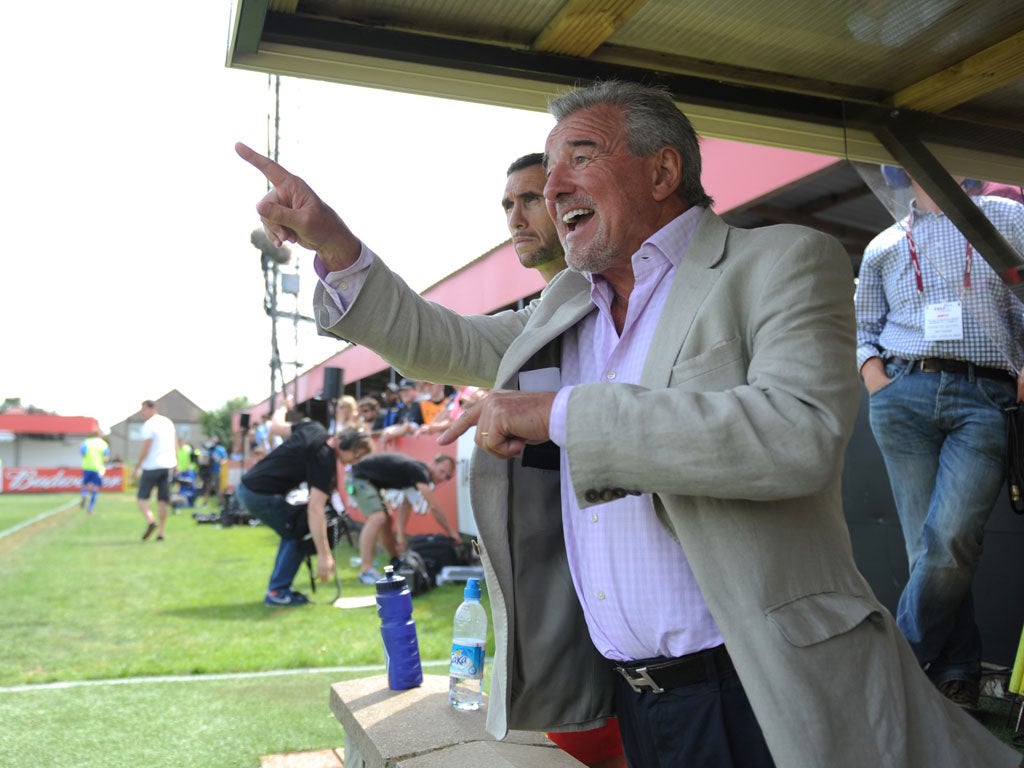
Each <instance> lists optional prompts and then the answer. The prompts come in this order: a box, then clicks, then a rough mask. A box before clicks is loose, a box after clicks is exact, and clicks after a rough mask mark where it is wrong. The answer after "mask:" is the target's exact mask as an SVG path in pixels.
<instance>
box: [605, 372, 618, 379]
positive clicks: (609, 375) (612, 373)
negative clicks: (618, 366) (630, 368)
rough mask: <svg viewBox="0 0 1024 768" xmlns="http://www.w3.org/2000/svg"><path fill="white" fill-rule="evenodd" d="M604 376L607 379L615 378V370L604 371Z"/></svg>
mask: <svg viewBox="0 0 1024 768" xmlns="http://www.w3.org/2000/svg"><path fill="white" fill-rule="evenodd" d="M604 377H605V378H606V379H608V381H611V380H613V379H614V378H615V371H608V373H606V374H605V375H604Z"/></svg>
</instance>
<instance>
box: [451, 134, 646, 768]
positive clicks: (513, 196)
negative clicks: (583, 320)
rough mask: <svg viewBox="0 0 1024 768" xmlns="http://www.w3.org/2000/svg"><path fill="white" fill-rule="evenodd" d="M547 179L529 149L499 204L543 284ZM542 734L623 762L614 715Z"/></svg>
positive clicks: (549, 225) (605, 764) (596, 762)
mask: <svg viewBox="0 0 1024 768" xmlns="http://www.w3.org/2000/svg"><path fill="white" fill-rule="evenodd" d="M546 182H547V174H546V173H545V172H544V154H543V153H542V152H534V153H532V154H529V155H523V156H522V157H520V158H518V159H516V160H514V161H513V162H512V164H511V165H510V166H509V167H508V171H507V172H506V177H505V194H504V195H503V196H502V198H501V207H502V208H503V209H504V211H505V221H506V223H507V224H508V231H509V234H510V235H511V237H512V246H513V247H514V248H515V250H516V255H517V256H518V257H519V263H520V264H522V265H523V266H524V267H526V268H527V269H536V270H537V271H538V272H539V273H540V275H541V277H543V278H544V280H545V282H549V283H550V282H551V280H552V278H554V276H555V275H557V274H558V273H559V272H561V271H562V270H563V269H565V267H566V264H565V251H564V250H563V249H562V243H561V241H559V239H558V230H557V229H555V223H554V222H553V221H552V220H551V216H550V214H548V209H547V205H546V204H545V201H544V184H545V183H546ZM483 394H486V392H484V393H483ZM481 396H482V395H481ZM466 397H467V400H470V401H471V400H472V398H473V397H474V393H467V395H466ZM460 412H461V409H460ZM547 736H548V738H549V739H551V740H552V741H553V742H555V744H557V745H558V746H559V748H561V749H563V750H565V751H566V752H568V753H569V754H570V755H572V756H573V757H575V758H576V759H577V760H579V761H580V762H582V763H586V764H587V765H588V766H591V768H625V766H626V758H625V756H624V755H623V748H622V737H621V736H620V734H619V724H618V721H617V720H616V719H615V718H609V719H608V721H607V722H606V723H605V725H603V726H600V727H599V728H591V729H588V730H584V731H549V732H548V734H547Z"/></svg>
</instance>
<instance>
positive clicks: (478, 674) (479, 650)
mask: <svg viewBox="0 0 1024 768" xmlns="http://www.w3.org/2000/svg"><path fill="white" fill-rule="evenodd" d="M451 674H452V675H454V676H455V677H464V678H467V679H470V680H482V679H483V677H484V647H483V645H479V644H473V645H465V644H463V643H452V663H451Z"/></svg>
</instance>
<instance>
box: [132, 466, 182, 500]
mask: <svg viewBox="0 0 1024 768" xmlns="http://www.w3.org/2000/svg"><path fill="white" fill-rule="evenodd" d="M173 472H174V470H173V469H144V470H142V477H140V478H139V492H138V494H137V498H140V499H148V498H149V495H150V494H151V493H152V492H153V488H154V487H155V488H156V500H157V501H170V500H171V474H172V473H173Z"/></svg>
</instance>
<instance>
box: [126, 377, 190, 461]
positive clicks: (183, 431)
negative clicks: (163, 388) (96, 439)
mask: <svg viewBox="0 0 1024 768" xmlns="http://www.w3.org/2000/svg"><path fill="white" fill-rule="evenodd" d="M143 399H145V398H143ZM153 402H155V403H156V407H157V412H158V413H160V414H161V415H162V416H166V417H167V418H168V419H170V420H171V421H173V422H174V428H175V430H176V431H177V433H178V437H179V438H181V439H182V440H185V441H186V442H188V443H189V444H190V445H193V446H195V445H199V444H201V443H202V442H203V441H204V440H206V438H207V436H206V435H205V434H203V427H202V424H201V423H200V420H199V419H200V416H202V414H203V413H204V411H203V409H202V408H200V407H199V406H198V405H196V404H195V403H193V402H192V401H191V400H189V399H188V398H187V397H185V396H184V395H183V394H181V392H179V391H178V390H176V389H172V390H171V391H170V392H168V393H167V394H165V395H163V396H162V397H159V398H154V399H153ZM141 404H142V400H139V405H140V406H141ZM145 421H146V419H145V417H143V415H142V411H141V409H140V410H137V411H135V413H133V414H132V415H131V416H129V417H128V418H127V419H125V420H124V421H121V422H118V423H117V424H115V425H114V426H113V427H111V428H110V434H109V435H107V442H108V443H110V454H111V456H118V457H120V458H121V460H122V461H124V462H125V463H126V464H131V465H133V466H134V464H135V462H136V461H137V460H138V458H139V451H141V450H142V439H141V438H140V433H141V431H142V424H143V423H144V422H145Z"/></svg>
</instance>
